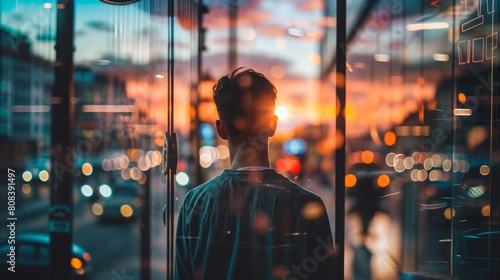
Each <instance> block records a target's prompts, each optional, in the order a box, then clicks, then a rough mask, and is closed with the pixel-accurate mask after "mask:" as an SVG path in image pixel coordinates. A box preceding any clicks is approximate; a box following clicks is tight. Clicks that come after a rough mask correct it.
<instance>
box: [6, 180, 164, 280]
mask: <svg viewBox="0 0 500 280" xmlns="http://www.w3.org/2000/svg"><path fill="white" fill-rule="evenodd" d="M152 185H153V186H155V187H153V191H152V193H153V195H152V197H153V201H152V206H151V209H152V214H153V217H152V220H151V232H152V233H151V279H164V278H165V267H166V264H165V263H166V259H165V258H166V233H165V227H164V226H163V222H162V218H161V213H162V211H161V210H162V208H163V203H162V202H161V201H162V200H165V198H164V197H163V196H162V193H163V192H164V190H163V188H165V185H164V184H161V180H160V179H159V177H158V176H156V177H155V178H154V179H153V184H152ZM79 195H80V194H79V193H75V198H76V199H75V204H74V225H73V226H74V228H73V242H74V243H77V244H79V245H81V246H82V247H83V248H85V249H86V250H87V251H88V252H89V253H90V254H91V256H92V263H93V265H94V273H93V277H92V278H91V279H93V280H125V279H127V280H139V279H141V270H140V259H141V257H140V248H141V244H140V242H141V229H140V226H141V224H142V223H141V217H140V215H139V216H138V217H137V219H135V220H134V221H132V222H130V223H103V222H100V221H99V219H98V218H97V217H96V216H95V215H94V214H93V213H92V211H91V206H92V203H90V202H87V201H84V200H82V199H78V197H79ZM21 210H22V211H21ZM1 213H2V216H5V215H4V211H3V209H2V211H1ZM17 218H18V220H17V227H16V234H18V235H20V234H23V233H30V232H41V233H48V224H49V223H48V199H47V198H38V199H33V200H29V203H25V205H24V206H23V208H22V209H19V215H18V216H17ZM2 237H3V235H2Z"/></svg>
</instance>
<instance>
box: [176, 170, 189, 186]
mask: <svg viewBox="0 0 500 280" xmlns="http://www.w3.org/2000/svg"><path fill="white" fill-rule="evenodd" d="M175 181H176V182H177V184H178V185H180V186H182V187H185V186H187V184H189V176H188V175H187V174H186V173H185V172H179V173H177V174H176V175H175Z"/></svg>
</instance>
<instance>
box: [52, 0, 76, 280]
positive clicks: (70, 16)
mask: <svg viewBox="0 0 500 280" xmlns="http://www.w3.org/2000/svg"><path fill="white" fill-rule="evenodd" d="M73 4H74V3H73V0H58V1H57V35H56V36H57V37H56V46H55V48H56V63H55V71H54V73H55V81H54V91H53V94H52V97H51V98H50V102H51V105H52V107H51V118H52V129H51V147H50V155H51V170H50V173H51V176H50V179H51V181H50V183H51V196H50V213H49V232H50V268H49V279H51V280H68V279H71V277H72V275H71V272H72V271H71V266H70V262H71V256H72V243H73V237H72V234H73V201H72V200H73V174H74V173H75V171H76V170H74V163H75V159H74V155H73V141H74V139H73V123H74V106H73V98H74V84H73V34H74V31H73V28H74V27H73V26H74V22H73V21H74V5H73Z"/></svg>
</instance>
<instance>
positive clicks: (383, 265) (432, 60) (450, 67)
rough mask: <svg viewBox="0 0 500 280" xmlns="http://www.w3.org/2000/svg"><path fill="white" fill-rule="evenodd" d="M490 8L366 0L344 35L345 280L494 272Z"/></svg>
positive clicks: (327, 76)
mask: <svg viewBox="0 0 500 280" xmlns="http://www.w3.org/2000/svg"><path fill="white" fill-rule="evenodd" d="M497 4H498V3H497V1H481V0H478V1H415V2H408V1H378V2H377V4H376V5H374V6H373V7H370V11H369V12H368V13H367V14H366V17H365V18H364V19H363V24H362V25H360V26H358V27H356V28H354V34H353V37H352V40H351V41H350V42H349V44H348V47H347V69H348V70H349V72H348V74H347V83H346V85H347V86H346V91H347V106H346V112H345V114H346V118H347V127H348V129H347V137H348V140H347V142H346V149H347V151H348V152H347V154H346V160H347V166H346V170H347V172H346V173H347V174H346V187H347V197H346V203H347V206H348V209H347V216H346V233H347V234H346V236H347V239H346V242H347V243H346V246H347V248H346V278H350V277H354V278H356V277H374V278H376V277H381V278H384V277H389V278H391V279H392V278H395V277H398V276H397V275H398V274H399V275H400V277H402V278H405V279H406V278H408V279H420V278H418V277H437V278H440V277H442V278H448V277H456V278H457V279H494V278H495V276H496V277H498V276H497V274H498V272H497V270H495V269H494V265H495V264H498V260H499V259H498V254H497V253H495V250H492V248H494V247H492V246H495V244H498V238H497V231H498V219H497V216H495V214H494V213H497V212H496V211H498V209H497V208H496V207H498V206H497V205H498V199H499V195H498V190H496V188H495V182H498V179H497V178H496V173H495V172H494V170H495V169H496V168H498V167H496V165H497V162H498V157H496V156H495V155H497V154H498V141H497V140H496V139H497V133H498V132H497V130H498V128H497V127H498V124H497V120H498V109H497V108H498V106H497V103H498V101H497V98H496V97H495V96H494V95H495V88H496V83H497V82H496V80H497V79H498V73H497V72H496V69H497V63H496V62H495V59H496V56H497V52H498V50H497V45H498V34H497V25H496V24H494V23H495V22H496V21H497V20H498V15H497V12H496V11H495V8H494V7H495V6H496V5H497ZM352 16H353V17H355V16H357V15H352ZM348 24H349V21H348ZM348 30H349V26H348ZM327 32H328V29H327ZM331 35H334V33H333V32H331V31H330V35H328V34H327V36H325V40H324V41H323V46H324V47H328V46H330V50H332V46H331V45H330V43H329V39H328V38H329V37H331ZM328 63H332V62H331V60H329V61H325V62H324V63H323V64H324V65H323V69H329V68H328ZM330 68H331V67H330ZM323 76H324V80H325V84H326V85H327V86H329V87H332V84H329V83H330V82H332V81H333V82H332V83H334V82H335V80H336V79H335V74H334V72H332V71H330V72H325V73H324V74H323ZM333 85H334V84H333ZM382 217H383V218H382ZM389 229H390V230H389ZM377 263H378V264H380V265H379V266H375V264H377Z"/></svg>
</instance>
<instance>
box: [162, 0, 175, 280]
mask: <svg viewBox="0 0 500 280" xmlns="http://www.w3.org/2000/svg"><path fill="white" fill-rule="evenodd" d="M174 2H175V1H173V0H172V1H168V93H167V94H168V101H167V102H168V104H167V106H168V110H167V111H168V120H167V134H168V137H167V139H168V146H167V154H168V157H167V159H164V160H168V163H167V174H166V175H167V209H166V210H167V213H166V214H167V279H173V275H174V244H175V243H174V198H175V197H174V175H175V173H174V172H173V171H172V169H171V166H170V164H169V163H170V160H169V159H170V157H171V153H172V150H171V141H172V139H173V137H172V136H173V129H174V38H175V37H174V7H175V6H174Z"/></svg>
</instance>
